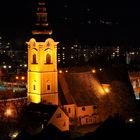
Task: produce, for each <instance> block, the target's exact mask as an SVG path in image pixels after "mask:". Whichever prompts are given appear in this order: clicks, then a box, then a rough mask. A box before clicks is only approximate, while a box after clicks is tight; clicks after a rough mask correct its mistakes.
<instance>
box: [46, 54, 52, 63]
mask: <svg viewBox="0 0 140 140" xmlns="http://www.w3.org/2000/svg"><path fill="white" fill-rule="evenodd" d="M46 64H51V55H50V54H48V53H47V55H46Z"/></svg>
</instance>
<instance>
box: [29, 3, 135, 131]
mask: <svg viewBox="0 0 140 140" xmlns="http://www.w3.org/2000/svg"><path fill="white" fill-rule="evenodd" d="M40 6H44V2H43V3H42V2H41V3H40V2H39V7H40ZM41 9H42V10H43V7H42V8H41ZM38 10H39V9H38ZM43 12H46V10H45V9H44V10H43ZM37 15H38V16H37V17H39V19H41V18H42V12H39V13H38V14H37ZM43 15H44V16H45V17H46V16H47V14H43ZM43 19H46V18H43ZM39 21H40V22H41V23H43V22H44V20H43V21H42V20H39ZM45 22H46V24H47V20H45ZM37 25H38V24H37ZM40 25H42V26H43V25H44V24H40ZM36 27H37V26H36ZM45 27H47V26H45ZM38 29H39V28H38ZM34 35H35V36H34ZM49 35H50V34H49V32H46V29H43V30H42V31H41V32H40V30H39V31H38V32H36V31H35V32H33V37H34V38H31V39H30V40H29V42H27V44H28V101H29V103H35V104H37V106H38V105H39V104H43V105H44V106H46V107H49V108H50V109H51V108H52V107H53V106H54V105H55V106H57V107H58V110H57V112H56V114H55V112H54V116H52V117H51V118H50V119H49V120H50V121H49V122H48V123H52V124H54V125H55V126H57V127H58V128H60V129H61V130H62V131H65V130H66V129H67V130H68V129H69V127H68V126H69V125H74V126H80V125H88V124H95V123H101V122H103V121H104V120H105V119H107V118H108V117H109V116H110V115H114V114H116V113H118V114H121V115H122V114H123V113H124V112H125V111H126V112H125V113H124V114H125V115H124V114H123V116H124V118H128V117H129V115H128V114H129V113H131V111H128V112H127V109H126V106H124V107H122V106H121V107H120V106H119V105H117V103H118V102H120V100H119V99H120V98H116V96H121V95H122V93H121V92H123V91H121V90H120V88H122V87H123V89H125V95H126V94H127V95H126V96H127V97H128V96H129V92H130V91H129V90H128V88H127V87H126V86H125V85H124V82H125V81H119V79H117V78H116V79H115V81H113V82H114V83H115V82H116V83H117V84H114V83H113V82H112V81H111V80H112V79H113V78H114V77H113V78H111V80H110V81H101V79H100V78H98V76H97V75H96V72H95V70H94V71H93V70H92V68H88V69H86V70H85V68H79V69H74V70H67V69H65V70H64V69H63V70H60V71H58V69H57V61H58V62H61V59H62V60H63V61H64V62H65V63H67V62H69V60H71V62H72V63H75V60H79V62H80V61H81V55H80V52H81V50H82V51H83V53H82V55H83V56H84V58H86V59H85V60H88V59H89V58H87V56H90V55H89V54H90V53H91V52H90V51H89V50H88V49H87V48H80V45H79V46H78V45H74V46H70V48H69V49H68V50H67V49H66V48H65V47H62V48H61V49H58V50H59V51H60V50H62V54H61V53H60V52H59V53H58V58H57V45H58V42H55V41H54V40H53V39H52V38H51V37H50V36H49ZM48 36H49V37H48ZM44 38H45V39H44ZM43 39H44V40H43ZM42 40H43V41H42ZM98 49H100V50H101V51H99V52H98V51H97V53H102V52H104V51H103V50H102V48H99V47H98ZM114 52H115V53H116V56H117V57H118V56H119V47H118V46H117V48H116V49H115V50H114ZM66 53H69V54H68V55H67V54H66ZM94 53H96V52H93V54H94ZM110 57H111V56H110ZM113 57H114V56H113ZM101 72H102V71H101V69H100V73H101ZM112 72H113V71H111V72H110V73H109V74H108V75H111V74H112ZM102 75H103V74H102ZM104 75H105V76H107V74H104ZM115 75H117V73H115ZM111 76H114V75H111ZM118 77H119V76H118ZM106 78H107V79H109V78H108V77H106ZM102 79H105V77H104V78H102ZM115 85H119V86H120V88H117V87H115ZM118 92H120V94H119V95H118ZM128 100H130V104H131V97H128ZM128 100H127V101H128ZM121 102H125V101H121ZM125 104H127V108H128V106H131V105H129V103H125ZM132 104H133V103H132ZM37 106H36V107H37ZM130 108H131V107H130ZM130 108H129V109H130ZM124 110H125V111H124ZM35 112H36V111H35ZM41 112H42V111H41ZM58 114H59V115H58ZM58 116H59V117H58ZM58 118H59V119H60V120H61V121H60V122H58ZM68 118H69V119H68ZM62 125H63V126H62Z"/></svg>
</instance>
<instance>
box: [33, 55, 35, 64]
mask: <svg viewBox="0 0 140 140" xmlns="http://www.w3.org/2000/svg"><path fill="white" fill-rule="evenodd" d="M33 64H36V54H33Z"/></svg>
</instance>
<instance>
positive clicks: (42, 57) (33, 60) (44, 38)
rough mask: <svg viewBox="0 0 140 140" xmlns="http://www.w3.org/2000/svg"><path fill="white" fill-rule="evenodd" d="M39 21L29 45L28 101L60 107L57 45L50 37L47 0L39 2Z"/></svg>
mask: <svg viewBox="0 0 140 140" xmlns="http://www.w3.org/2000/svg"><path fill="white" fill-rule="evenodd" d="M36 15H37V20H36V23H35V26H34V28H33V30H32V38H31V39H30V40H29V42H27V44H28V100H29V102H33V103H44V104H53V105H58V74H57V44H58V42H54V40H53V39H52V38H50V35H51V34H52V30H50V29H49V26H48V22H47V12H46V3H45V0H38V3H37V12H36Z"/></svg>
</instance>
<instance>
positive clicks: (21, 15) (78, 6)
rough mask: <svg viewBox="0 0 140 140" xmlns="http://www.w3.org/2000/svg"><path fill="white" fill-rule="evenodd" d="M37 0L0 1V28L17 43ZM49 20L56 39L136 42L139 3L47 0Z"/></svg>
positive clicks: (139, 26) (26, 32)
mask: <svg viewBox="0 0 140 140" xmlns="http://www.w3.org/2000/svg"><path fill="white" fill-rule="evenodd" d="M36 1H37V0H3V1H0V19H1V20H0V32H1V34H4V35H6V36H8V38H9V39H10V40H16V43H17V44H18V43H19V44H20V42H23V41H25V40H26V39H27V38H28V35H29V34H30V31H31V27H32V25H33V23H34V20H35V19H34V17H35V10H36V9H35V2H36ZM46 1H47V5H48V7H47V11H48V21H49V24H50V26H51V27H52V29H53V33H54V38H56V39H57V40H59V41H67V40H72V41H75V40H78V41H80V42H81V41H82V42H85V43H87V42H100V43H101V42H103V43H108V42H111V43H112V42H117V43H128V44H129V43H130V44H139V40H140V35H139V32H140V8H139V7H140V3H139V2H138V1H134V0H133V1H123V2H122V1H119V0H118V1H114V0H113V1H112V2H110V1H107V0H102V1H101V0H96V1H95V0H94V1H93V0H85V1H83V0H81V1H80V0H46Z"/></svg>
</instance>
